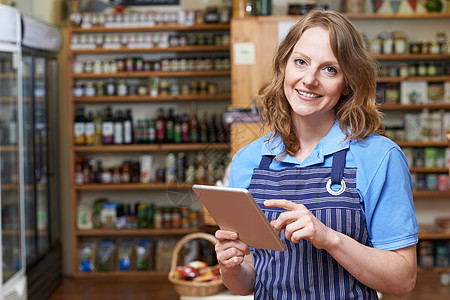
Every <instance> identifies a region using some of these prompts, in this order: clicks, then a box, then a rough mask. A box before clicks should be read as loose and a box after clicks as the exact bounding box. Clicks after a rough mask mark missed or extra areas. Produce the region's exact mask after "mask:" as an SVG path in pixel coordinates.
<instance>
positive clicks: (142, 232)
mask: <svg viewBox="0 0 450 300" xmlns="http://www.w3.org/2000/svg"><path fill="white" fill-rule="evenodd" d="M199 231H200V229H199V228H186V229H184V228H178V229H124V230H106V229H103V230H102V229H94V230H77V231H76V235H77V236H98V237H109V236H150V235H186V234H189V233H194V232H199Z"/></svg>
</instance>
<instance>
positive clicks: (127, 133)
mask: <svg viewBox="0 0 450 300" xmlns="http://www.w3.org/2000/svg"><path fill="white" fill-rule="evenodd" d="M133 137H134V134H133V117H132V115H131V109H129V108H128V109H127V110H126V112H125V117H124V119H123V143H124V144H126V145H130V144H133Z"/></svg>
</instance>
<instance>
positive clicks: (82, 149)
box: [0, 24, 231, 278]
mask: <svg viewBox="0 0 450 300" xmlns="http://www.w3.org/2000/svg"><path fill="white" fill-rule="evenodd" d="M229 30H230V24H202V25H194V26H179V25H157V26H151V27H120V28H112V27H93V28H69V30H68V35H69V39H68V41H69V42H70V40H71V38H70V37H72V35H74V34H91V33H92V34H96V33H101V34H107V33H119V34H121V33H144V32H171V33H172V32H174V33H176V32H185V33H191V32H205V33H206V32H211V33H214V34H215V33H220V34H221V33H224V34H227V33H229ZM68 47H69V45H68ZM92 48H93V49H81V48H77V47H75V48H74V49H70V47H69V49H70V50H69V55H68V59H69V65H72V62H74V61H75V59H76V58H77V57H82V58H83V57H86V56H87V55H89V59H90V60H94V59H95V58H96V57H99V59H101V57H113V55H114V56H115V54H117V56H119V55H122V56H123V55H124V54H125V55H126V54H127V53H129V55H130V56H137V55H140V54H141V53H142V55H143V56H145V55H147V56H148V57H151V59H152V60H154V57H156V56H161V57H165V56H167V55H169V56H170V55H172V54H176V53H180V55H184V56H186V55H189V54H190V53H192V54H194V55H195V56H199V55H201V56H203V55H204V56H207V57H224V56H229V52H230V47H229V46H216V45H202V46H200V45H194V46H184V47H180V46H177V47H167V48H161V47H156V46H155V47H151V48H128V47H123V46H122V47H118V48H117V49H106V48H103V47H92ZM69 69H70V70H69V74H68V77H69V87H70V88H69V95H68V100H69V112H68V115H69V118H71V119H70V120H68V122H69V128H72V127H73V119H72V118H73V116H74V114H75V108H76V106H89V105H94V106H95V105H97V106H98V105H108V104H111V105H119V106H120V105H127V106H128V105H129V106H131V107H132V106H133V105H138V104H139V107H142V104H164V103H178V104H180V105H182V104H183V103H189V102H192V101H195V102H197V103H214V105H215V103H217V104H219V105H221V106H224V105H226V104H227V102H230V100H231V93H230V92H222V93H218V94H199V93H197V94H189V95H181V94H179V95H159V96H156V97H151V96H150V95H132V96H92V97H74V96H73V94H72V93H71V90H72V87H73V86H74V83H75V81H81V82H83V81H98V80H106V79H110V78H112V79H124V80H141V81H144V80H147V79H148V78H151V77H160V78H174V79H177V80H178V79H180V80H185V81H186V79H194V80H195V79H197V78H211V80H212V81H215V80H216V79H218V80H220V79H221V78H226V79H229V78H230V76H231V71H230V70H229V69H226V70H197V71H124V72H116V73H73V72H72V68H69ZM0 100H1V99H0ZM184 105H185V104H184ZM149 109H150V108H149ZM69 141H70V142H71V143H72V141H73V132H72V131H70V134H69ZM205 149H206V150H208V149H216V150H220V151H225V152H226V151H229V150H230V145H229V144H228V143H182V144H132V145H101V146H78V145H74V144H71V145H70V157H69V159H70V161H71V162H72V163H71V165H70V166H69V172H70V180H71V187H70V189H71V192H70V196H71V205H70V206H71V224H72V230H71V237H72V255H73V257H72V258H73V265H72V270H73V275H74V277H76V278H106V277H108V278H130V277H145V278H161V277H167V274H168V272H165V271H164V272H161V271H142V272H141V271H131V272H125V271H112V272H90V273H84V272H81V271H79V268H78V267H79V265H78V264H79V257H78V254H79V249H78V247H79V245H80V243H81V241H84V240H86V239H88V240H90V239H111V240H115V239H117V240H121V239H125V238H131V239H139V238H144V237H145V238H149V237H150V238H151V237H153V238H154V239H160V238H168V237H170V238H177V237H181V236H183V235H186V234H189V233H193V232H198V231H204V228H201V227H194V228H187V229H181V228H177V229H126V230H103V229H93V230H79V229H77V228H76V213H77V206H78V203H79V201H82V199H83V197H85V196H86V195H88V196H89V195H92V194H93V195H98V194H101V193H102V192H105V191H108V192H111V191H112V192H114V193H116V192H117V193H119V194H123V195H127V198H129V196H128V195H131V194H133V193H134V192H136V193H138V194H139V195H141V194H143V193H144V194H146V195H150V196H151V195H152V194H154V193H155V192H156V193H161V192H164V191H166V192H171V193H178V192H179V193H180V194H183V193H184V194H189V191H190V189H191V187H192V183H179V184H166V183H156V182H152V183H124V184H81V185H77V184H75V178H74V174H75V158H76V157H78V156H86V155H94V156H101V155H103V154H106V155H108V156H109V157H121V156H129V155H131V156H133V155H134V156H136V155H139V154H143V153H146V154H147V153H155V154H156V153H167V152H199V151H203V150H205ZM149 198H151V197H149Z"/></svg>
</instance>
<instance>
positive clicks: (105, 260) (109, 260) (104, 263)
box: [97, 241, 116, 272]
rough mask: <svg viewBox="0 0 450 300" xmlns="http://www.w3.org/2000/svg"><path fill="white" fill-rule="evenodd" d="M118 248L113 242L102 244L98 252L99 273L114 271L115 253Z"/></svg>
mask: <svg viewBox="0 0 450 300" xmlns="http://www.w3.org/2000/svg"><path fill="white" fill-rule="evenodd" d="M115 250H116V246H115V245H114V243H113V242H111V241H103V242H102V243H100V245H99V247H98V251H97V260H98V265H97V267H98V271H99V272H110V271H113V270H114V251H115Z"/></svg>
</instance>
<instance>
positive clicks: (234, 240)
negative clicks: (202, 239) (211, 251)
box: [215, 229, 250, 273]
mask: <svg viewBox="0 0 450 300" xmlns="http://www.w3.org/2000/svg"><path fill="white" fill-rule="evenodd" d="M215 236H216V239H217V240H218V241H219V242H218V243H217V244H216V246H215V249H216V255H217V260H218V262H219V264H220V269H221V272H236V273H237V272H238V271H239V266H240V265H241V264H242V263H243V262H244V257H245V255H249V254H250V249H249V248H248V246H247V245H246V244H244V243H243V242H241V241H240V240H239V239H238V234H237V233H235V232H232V231H227V230H221V229H219V230H217V231H216V234H215Z"/></svg>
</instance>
